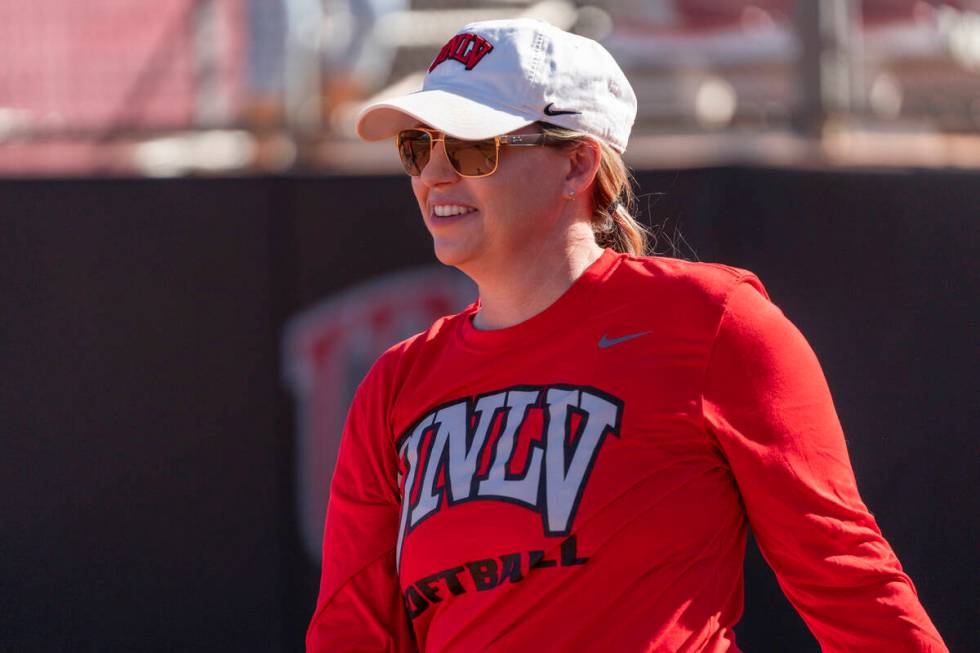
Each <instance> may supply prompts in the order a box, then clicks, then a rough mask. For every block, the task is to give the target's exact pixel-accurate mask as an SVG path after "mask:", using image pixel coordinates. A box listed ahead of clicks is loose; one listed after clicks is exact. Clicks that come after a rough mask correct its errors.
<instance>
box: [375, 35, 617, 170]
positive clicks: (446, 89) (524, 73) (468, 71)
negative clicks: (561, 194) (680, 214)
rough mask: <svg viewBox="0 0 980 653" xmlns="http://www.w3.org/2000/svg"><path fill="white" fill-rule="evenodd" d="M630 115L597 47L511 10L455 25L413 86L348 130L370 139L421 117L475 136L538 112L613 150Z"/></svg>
mask: <svg viewBox="0 0 980 653" xmlns="http://www.w3.org/2000/svg"><path fill="white" fill-rule="evenodd" d="M635 119H636V94H635V93H634V92H633V88H632V87H631V86H630V83H629V81H628V80H627V79H626V75H624V74H623V71H622V70H621V69H620V67H619V65H618V64H617V63H616V61H615V60H614V59H613V57H612V55H611V54H609V52H608V51H607V50H606V49H605V48H604V47H602V46H601V45H599V44H598V43H597V42H595V41H593V40H592V39H589V38H586V37H584V36H578V35H576V34H570V33H568V32H565V31H563V30H560V29H558V28H557V27H555V26H553V25H550V24H549V23H545V22H543V21H540V20H535V19H530V18H517V19H513V20H488V21H481V22H476V23H470V24H468V25H466V26H465V27H463V28H462V29H461V30H460V31H459V32H457V33H456V35H455V36H453V38H452V39H450V40H449V42H448V43H446V45H445V46H443V48H442V50H441V51H440V52H439V54H438V55H437V56H436V58H435V59H434V60H433V62H432V65H430V66H429V71H428V73H427V74H426V76H425V81H424V82H423V84H422V90H420V91H417V92H415V93H410V94H408V95H403V96H401V97H396V98H392V99H388V100H383V101H380V102H375V103H373V104H371V105H369V106H368V107H366V108H365V109H364V110H363V111H362V112H361V115H360V116H359V117H358V119H357V134H358V135H359V136H360V137H361V138H363V139H365V140H369V141H377V140H381V139H384V138H390V137H392V136H394V135H396V134H397V133H398V132H399V131H401V130H402V129H409V128H411V127H413V126H415V124H416V123H418V122H423V123H426V124H428V125H431V126H432V127H434V128H435V129H438V130H439V131H442V132H445V133H446V134H448V135H450V136H455V137H456V138H464V139H468V140H479V139H483V138H490V137H492V136H499V135H501V134H506V133H508V132H511V131H514V130H515V129H519V128H521V127H524V126H525V125H530V124H531V123H533V122H536V121H541V122H547V123H551V124H553V125H557V126H559V127H565V128H567V129H572V130H575V131H579V132H583V133H585V134H589V135H591V136H593V137H595V138H596V139H598V140H600V141H603V142H605V143H607V144H609V145H610V146H612V147H613V148H614V149H615V150H617V151H618V152H623V151H625V150H626V143H627V141H628V140H629V135H630V130H631V129H632V127H633V121H634V120H635Z"/></svg>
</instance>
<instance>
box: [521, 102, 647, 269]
mask: <svg viewBox="0 0 980 653" xmlns="http://www.w3.org/2000/svg"><path fill="white" fill-rule="evenodd" d="M538 124H539V125H540V127H541V131H543V132H544V133H545V134H546V135H547V136H548V140H549V141H551V142H552V143H556V144H572V143H578V142H581V141H584V140H586V139H588V138H589V137H588V136H586V135H585V134H582V133H581V132H576V131H572V130H570V129H565V128H563V127H556V126H555V125H551V124H548V123H544V122H543V123H538ZM597 142H598V143H599V171H598V172H597V173H596V177H595V183H594V184H593V186H592V205H593V207H594V208H593V211H592V232H593V233H594V234H595V241H596V243H598V244H599V245H600V246H601V247H610V248H612V249H614V250H616V251H617V252H622V253H624V254H632V255H634V256H643V255H645V254H646V253H647V247H648V239H649V237H650V232H649V231H648V230H647V228H646V227H645V226H643V225H642V224H641V223H640V222H639V221H637V219H636V218H635V217H634V216H633V211H634V210H635V206H636V194H635V193H634V192H633V176H632V175H631V174H630V171H629V168H627V167H626V163H625V162H624V161H623V157H622V156H621V155H620V154H619V152H617V151H616V150H614V149H613V148H612V147H610V146H609V145H606V144H605V143H603V142H602V141H597Z"/></svg>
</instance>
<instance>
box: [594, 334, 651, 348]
mask: <svg viewBox="0 0 980 653" xmlns="http://www.w3.org/2000/svg"><path fill="white" fill-rule="evenodd" d="M648 333H650V332H649V331H641V332H639V333H630V334H627V335H625V336H620V337H618V338H607V337H606V334H604V333H603V334H602V337H601V338H599V348H600V349H605V348H606V347H612V346H613V345H618V344H619V343H621V342H626V341H627V340H632V339H633V338H639V337H641V336H645V335H647V334H648Z"/></svg>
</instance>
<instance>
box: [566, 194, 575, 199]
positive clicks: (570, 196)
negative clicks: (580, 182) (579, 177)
mask: <svg viewBox="0 0 980 653" xmlns="http://www.w3.org/2000/svg"><path fill="white" fill-rule="evenodd" d="M565 199H566V200H573V199H575V193H568V194H567V195H565Z"/></svg>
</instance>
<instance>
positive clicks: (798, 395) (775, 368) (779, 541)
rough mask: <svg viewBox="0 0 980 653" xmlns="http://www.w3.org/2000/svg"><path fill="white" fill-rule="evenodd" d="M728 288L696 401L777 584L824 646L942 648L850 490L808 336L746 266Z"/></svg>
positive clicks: (840, 440)
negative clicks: (699, 400) (745, 274)
mask: <svg viewBox="0 0 980 653" xmlns="http://www.w3.org/2000/svg"><path fill="white" fill-rule="evenodd" d="M744 279H745V281H744V282H741V283H739V284H738V285H737V287H736V288H735V290H733V291H732V293H731V294H730V295H729V298H728V302H727V304H726V306H725V310H724V313H723V314H722V318H721V323H720V325H719V327H718V333H717V335H716V337H715V342H714V345H713V348H712V352H711V355H710V359H709V362H708V368H707V371H706V377H705V385H704V394H703V410H704V418H705V421H706V425H707V427H708V429H709V430H710V432H712V433H713V434H714V435H715V437H716V438H717V440H718V442H719V444H720V446H721V448H722V450H723V452H724V454H725V456H726V457H727V459H728V462H729V465H730V466H731V470H732V473H733V475H734V477H735V480H736V482H737V484H738V488H739V491H740V493H741V495H742V500H743V502H744V504H745V509H746V512H747V514H748V518H749V522H750V524H751V526H752V530H753V532H754V533H755V535H756V539H757V541H758V543H759V548H760V549H761V551H762V553H763V555H764V557H765V558H766V561H767V562H768V563H769V565H770V566H771V567H772V568H773V570H774V571H775V572H776V577H777V579H778V581H779V585H780V587H781V588H782V590H783V592H784V593H785V594H786V597H787V598H788V599H789V600H790V602H791V603H792V604H793V606H794V607H795V608H796V609H797V611H798V612H799V613H800V615H801V616H802V617H803V620H804V621H805V622H806V624H807V626H808V627H809V628H810V630H811V631H812V632H813V634H814V636H815V637H816V638H817V640H818V641H819V642H820V645H821V647H822V648H823V650H824V651H827V652H837V651H889V652H892V653H900V652H905V651H908V652H912V651H915V652H926V651H927V652H946V651H947V649H946V646H945V645H944V644H943V641H942V639H941V638H940V636H939V634H938V633H937V632H936V629H935V627H934V626H933V625H932V622H931V621H930V620H929V617H928V616H927V615H926V613H925V611H924V610H923V609H922V606H921V605H920V604H919V600H918V597H917V596H916V592H915V588H914V586H913V585H912V581H911V580H910V579H909V577H908V576H907V575H906V574H905V573H904V572H903V571H902V567H901V565H900V564H899V561H898V558H896V556H895V554H894V552H893V551H892V549H891V547H890V546H889V545H888V543H887V542H886V541H885V539H884V538H883V537H882V535H881V531H880V530H879V529H878V525H877V524H876V523H875V520H874V517H872V516H871V514H870V513H869V512H868V509H867V508H866V507H865V506H864V504H863V503H862V501H861V498H860V496H859V495H858V490H857V485H856V482H855V479H854V473H853V471H852V470H851V464H850V460H849V457H848V454H847V448H846V446H845V443H844V434H843V432H842V431H841V427H840V423H839V421H838V419H837V414H836V412H835V410H834V406H833V402H832V400H831V397H830V391H829V389H828V388H827V383H826V381H825V379H824V376H823V372H822V371H821V369H820V365H819V363H818V362H817V359H816V356H815V355H814V353H813V351H812V349H811V348H810V346H809V344H808V343H807V342H806V340H805V339H804V338H803V336H802V334H800V332H799V331H798V330H797V329H796V328H795V327H794V326H793V325H792V323H790V321H789V320H788V319H787V318H786V317H785V316H784V315H783V314H782V312H781V311H780V310H779V309H778V308H777V307H776V306H774V305H773V304H772V303H771V302H769V301H768V299H767V298H766V297H765V296H764V294H763V293H764V292H765V291H764V290H762V286H761V284H759V283H758V281H757V280H756V279H754V277H746V278H744Z"/></svg>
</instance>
